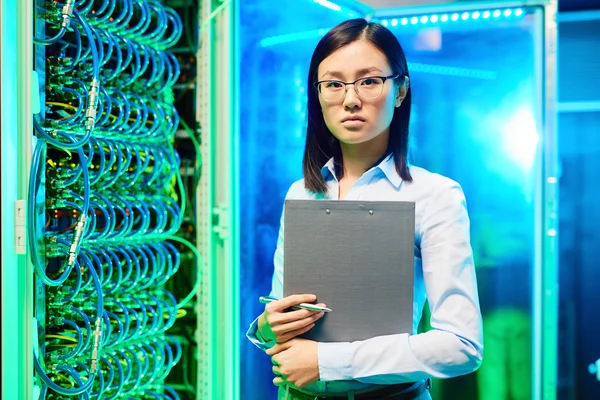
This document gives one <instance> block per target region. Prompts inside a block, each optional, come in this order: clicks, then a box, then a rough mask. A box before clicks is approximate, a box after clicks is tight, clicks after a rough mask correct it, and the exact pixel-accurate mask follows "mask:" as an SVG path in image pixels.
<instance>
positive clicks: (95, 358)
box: [90, 318, 102, 374]
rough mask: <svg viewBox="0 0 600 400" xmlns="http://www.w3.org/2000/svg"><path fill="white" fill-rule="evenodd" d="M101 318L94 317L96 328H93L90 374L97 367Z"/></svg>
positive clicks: (94, 371)
mask: <svg viewBox="0 0 600 400" xmlns="http://www.w3.org/2000/svg"><path fill="white" fill-rule="evenodd" d="M101 328H102V319H100V318H97V319H96V329H95V330H94V348H93V350H92V365H91V367H90V371H91V373H92V374H95V373H96V368H97V367H98V349H99V348H100V336H101V335H102V329H101Z"/></svg>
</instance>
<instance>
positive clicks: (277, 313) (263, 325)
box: [258, 294, 325, 343]
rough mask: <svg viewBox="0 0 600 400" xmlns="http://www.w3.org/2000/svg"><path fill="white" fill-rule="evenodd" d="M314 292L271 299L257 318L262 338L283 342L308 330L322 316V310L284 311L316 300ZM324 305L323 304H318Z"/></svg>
mask: <svg viewBox="0 0 600 400" xmlns="http://www.w3.org/2000/svg"><path fill="white" fill-rule="evenodd" d="M316 298H317V297H316V296H315V295H314V294H294V295H291V296H287V297H284V298H283V299H281V300H277V301H273V302H271V303H269V304H267V305H266V307H265V311H264V312H263V313H262V314H261V315H260V317H259V318H258V330H259V332H260V335H261V336H262V337H263V339H265V340H267V341H271V340H276V341H277V343H284V342H287V341H288V340H290V339H293V338H295V337H296V336H298V335H302V334H303V333H305V332H308V331H309V330H310V329H311V328H312V327H313V326H315V321H317V320H318V319H319V318H321V317H323V315H324V314H325V313H324V312H323V311H311V310H304V309H299V310H294V311H288V312H285V310H286V309H288V308H290V307H292V306H295V305H298V304H300V303H310V302H313V301H315V300H316ZM319 305H320V306H325V304H319Z"/></svg>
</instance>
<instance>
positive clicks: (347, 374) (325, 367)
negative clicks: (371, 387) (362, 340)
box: [318, 342, 354, 381]
mask: <svg viewBox="0 0 600 400" xmlns="http://www.w3.org/2000/svg"><path fill="white" fill-rule="evenodd" d="M353 353H354V349H353V346H352V343H346V342H342V343H319V344H318V359H319V380H321V381H345V380H351V379H354V378H353V368H352V359H353Z"/></svg>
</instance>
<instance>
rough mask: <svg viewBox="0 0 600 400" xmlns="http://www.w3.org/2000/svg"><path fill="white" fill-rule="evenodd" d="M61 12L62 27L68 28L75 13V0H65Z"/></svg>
mask: <svg viewBox="0 0 600 400" xmlns="http://www.w3.org/2000/svg"><path fill="white" fill-rule="evenodd" d="M61 14H62V19H63V21H62V24H61V25H60V27H61V28H65V29H67V28H68V27H69V23H70V21H71V16H72V15H73V0H67V1H66V2H65V5H64V6H63V9H62V12H61Z"/></svg>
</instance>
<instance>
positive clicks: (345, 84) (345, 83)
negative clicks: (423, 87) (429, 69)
mask: <svg viewBox="0 0 600 400" xmlns="http://www.w3.org/2000/svg"><path fill="white" fill-rule="evenodd" d="M401 76H402V75H401V74H395V75H388V76H365V77H363V78H358V79H357V80H355V81H354V82H344V81H340V80H338V79H325V80H322V81H317V82H313V86H314V87H315V89H317V92H318V93H319V95H320V96H321V98H322V99H323V100H324V101H339V100H327V99H324V98H323V95H321V90H319V85H321V83H326V82H337V83H341V84H343V85H344V95H343V96H342V97H341V99H343V98H344V96H345V95H346V93H347V92H348V85H352V86H354V92H356V94H357V95H358V96H360V97H362V96H361V95H360V93H359V92H358V89H357V88H356V82H358V81H362V80H365V79H373V78H379V79H382V80H383V82H382V84H385V82H386V81H387V80H388V79H390V80H392V79H397V78H399V77H401ZM402 77H403V76H402ZM403 78H404V77H403ZM379 96H381V94H379ZM379 96H377V97H379ZM377 97H367V98H370V99H376V98H377ZM363 98H364V97H363ZM341 99H340V100H341Z"/></svg>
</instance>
